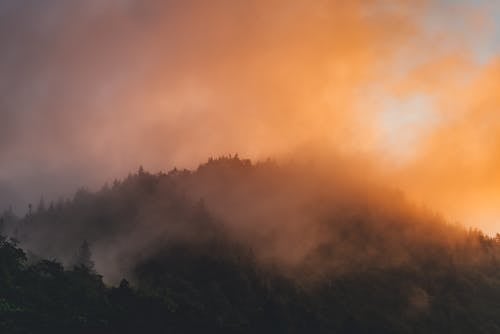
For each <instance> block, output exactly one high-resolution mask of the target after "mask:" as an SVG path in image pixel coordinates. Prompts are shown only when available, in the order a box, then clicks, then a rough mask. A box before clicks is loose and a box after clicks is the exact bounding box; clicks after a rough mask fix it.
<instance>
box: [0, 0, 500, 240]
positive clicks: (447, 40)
mask: <svg viewBox="0 0 500 334" xmlns="http://www.w3.org/2000/svg"><path fill="white" fill-rule="evenodd" d="M0 15H2V17H5V20H4V19H2V21H1V22H2V23H1V24H0V31H2V32H4V34H1V35H0V44H1V45H3V47H2V50H6V51H5V52H4V53H2V55H0V74H1V75H2V78H4V79H3V80H2V81H1V82H0V87H1V88H2V93H0V94H1V96H0V97H1V98H0V100H1V101H2V102H1V103H2V107H1V108H0V113H1V115H2V120H3V121H2V122H1V123H0V155H1V157H2V160H1V161H0V192H1V190H2V189H1V187H2V185H4V188H9V189H11V190H12V189H14V190H12V191H13V192H15V191H18V192H20V194H18V197H19V198H21V199H23V198H33V197H39V196H40V194H42V193H43V194H48V196H49V197H50V196H52V197H53V196H56V195H57V194H59V193H64V192H67V191H69V190H70V189H74V187H76V186H78V185H81V184H82V183H83V184H93V185H97V184H99V183H101V182H103V181H104V180H109V179H112V178H114V177H116V176H123V175H125V174H126V173H127V172H129V171H130V170H135V169H136V168H137V166H138V165H139V164H143V165H144V166H145V167H146V168H148V169H152V170H159V169H168V168H171V167H172V166H174V165H177V166H186V167H193V166H195V165H196V164H197V163H199V162H201V161H204V160H205V159H206V158H207V157H208V156H212V155H214V156H216V155H220V154H228V153H236V152H238V153H239V154H240V155H241V156H248V157H251V158H254V159H261V158H266V157H269V156H272V157H277V158H280V157H284V156H286V157H288V156H289V155H290V154H291V153H293V154H295V155H297V154H299V153H298V152H302V151H304V150H309V148H312V147H314V150H319V151H323V152H330V151H332V152H337V153H338V152H343V153H344V154H347V155H351V156H352V155H355V156H364V157H366V158H367V159H370V160H373V161H374V163H375V164H378V165H379V166H381V168H382V169H383V170H384V173H385V174H386V177H387V178H388V180H390V181H387V182H390V184H391V186H395V187H398V188H401V189H403V190H404V191H405V192H406V193H407V194H408V197H409V198H411V199H413V200H415V201H417V202H419V203H420V202H422V203H424V204H426V205H427V206H430V207H433V208H436V209H437V210H440V211H442V212H443V213H444V215H445V216H447V217H449V218H450V219H459V220H461V221H464V222H465V223H466V224H470V225H474V226H479V227H481V228H484V229H486V230H487V231H488V232H493V231H496V230H500V223H497V221H500V209H496V208H500V172H498V168H497V167H498V165H499V163H500V155H499V154H498V153H497V152H499V151H498V149H497V146H498V144H497V143H500V141H499V140H500V138H499V137H500V135H498V134H499V133H500V131H498V130H500V108H499V107H500V93H499V92H500V89H499V88H500V58H499V57H498V56H497V54H496V52H495V49H494V47H492V45H493V46H494V45H495V43H496V42H495V35H496V29H497V27H496V26H495V24H496V23H495V18H496V17H498V16H499V15H500V10H499V8H498V6H496V5H494V4H493V5H492V4H488V3H487V2H486V3H485V2H481V1H473V0H470V1H454V2H452V1H444V0H443V1H423V0H422V1H417V0H414V1H413V0H402V1H387V0H369V1H366V0H352V1H343V0H342V1H340V0H330V1H327V0H322V1H316V2H314V3H312V2H311V1H305V0H295V1H284V0H271V1H263V0H258V1H251V2H242V1H229V0H216V1H211V2H207V1H196V0H193V1H174V0H171V1H148V2H143V1H138V0H130V1H110V2H106V4H103V2H101V1H97V0H89V1H74V2H71V3H69V2H66V1H58V0H51V1H49V2H48V3H47V4H45V5H43V6H42V5H32V6H31V7H29V8H28V6H27V5H23V4H19V3H18V2H16V1H6V2H5V4H4V5H2V6H0ZM498 44H500V43H498ZM499 51H500V48H499ZM499 54H500V52H499ZM306 147H307V148H308V149H306ZM53 180H57V182H54V181H53ZM54 184H55V185H54ZM34 185H35V186H34ZM48 188H49V189H50V190H46V189H48ZM1 200H3V202H4V203H6V202H7V201H8V200H7V199H5V198H2V195H1V194H0V201H1ZM21 202H22V201H21Z"/></svg>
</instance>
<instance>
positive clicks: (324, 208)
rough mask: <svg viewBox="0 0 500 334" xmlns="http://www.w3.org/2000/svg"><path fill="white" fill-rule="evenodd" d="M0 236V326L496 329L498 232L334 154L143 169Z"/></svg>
mask: <svg viewBox="0 0 500 334" xmlns="http://www.w3.org/2000/svg"><path fill="white" fill-rule="evenodd" d="M0 234H1V235H2V236H1V237H0V333H9V334H10V333H13V334H14V333H137V332H139V331H143V332H145V333H200V332H204V333H444V332H449V333H499V332H500V317H499V316H498V315H499V314H500V235H499V234H497V235H496V236H490V235H486V234H484V233H483V232H481V231H480V230H477V229H471V228H466V227H464V226H461V225H459V224H457V223H454V222H448V221H447V220H446V219H444V218H443V217H441V216H440V215H439V214H437V213H434V212H432V211H431V210H429V209H426V208H422V207H419V206H417V205H415V204H412V203H410V202H409V201H407V199H405V197H404V195H403V194H402V192H400V191H398V190H395V189H390V188H389V187H385V186H384V185H379V184H375V183H373V182H369V181H367V180H366V179H364V178H363V177H362V176H361V175H360V174H359V173H358V171H351V170H349V169H345V168H342V166H337V169H330V168H326V169H322V167H318V166H314V165H311V164H309V163H308V162H290V163H287V164H278V163H276V162H274V161H272V160H268V161H264V162H257V163H253V162H251V161H249V160H246V159H240V158H239V157H238V156H229V157H221V158H216V159H212V158H211V159H209V161H208V162H206V163H204V164H201V165H200V166H199V167H198V168H197V169H195V170H178V169H173V170H171V171H169V172H168V173H164V172H160V173H156V174H153V173H150V172H147V171H145V170H144V169H143V168H142V167H141V168H139V170H138V171H137V172H136V173H133V174H130V175H129V176H128V177H126V178H124V179H123V180H115V181H114V182H112V183H110V184H105V185H104V186H103V187H102V188H101V189H100V190H98V191H90V190H87V189H85V188H82V189H80V190H78V191H77V192H76V193H75V195H74V196H73V197H72V198H71V199H60V200H58V201H48V202H46V201H45V200H44V199H43V198H42V199H41V200H40V202H39V203H38V204H37V205H30V206H29V208H27V212H26V214H25V215H23V216H22V217H21V216H18V215H17V214H16V213H15V212H13V210H12V209H9V208H8V209H7V210H5V211H4V212H3V214H2V215H1V218H0Z"/></svg>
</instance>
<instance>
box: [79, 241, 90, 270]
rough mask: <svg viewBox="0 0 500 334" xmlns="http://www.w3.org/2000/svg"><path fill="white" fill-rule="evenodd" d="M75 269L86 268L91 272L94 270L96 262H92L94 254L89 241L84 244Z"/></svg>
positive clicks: (80, 249)
mask: <svg viewBox="0 0 500 334" xmlns="http://www.w3.org/2000/svg"><path fill="white" fill-rule="evenodd" d="M74 265H75V267H85V268H87V269H89V270H94V262H93V261H92V252H91V251H90V245H89V243H88V242H87V240H84V241H83V242H82V245H81V246H80V248H79V249H78V252H77V253H76V256H75V264H74Z"/></svg>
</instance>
